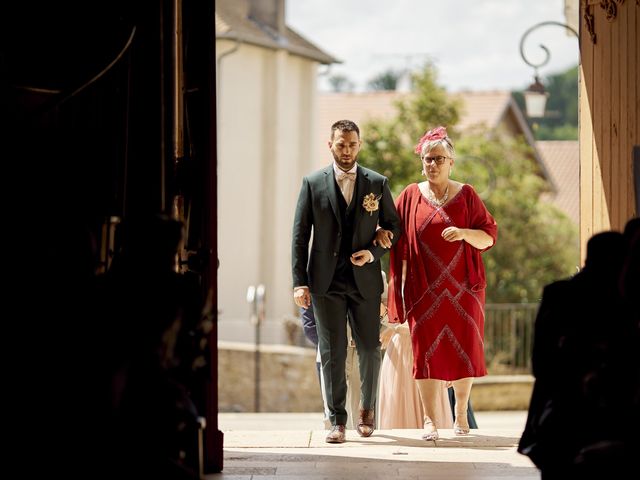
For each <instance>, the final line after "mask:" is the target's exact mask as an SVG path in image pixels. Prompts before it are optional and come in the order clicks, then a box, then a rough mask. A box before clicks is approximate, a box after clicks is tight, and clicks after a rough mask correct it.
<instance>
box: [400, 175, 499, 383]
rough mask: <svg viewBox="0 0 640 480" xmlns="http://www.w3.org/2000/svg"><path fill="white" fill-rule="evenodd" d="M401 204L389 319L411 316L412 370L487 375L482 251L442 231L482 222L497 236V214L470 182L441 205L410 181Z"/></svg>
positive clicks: (420, 374)
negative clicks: (446, 237) (446, 236)
mask: <svg viewBox="0 0 640 480" xmlns="http://www.w3.org/2000/svg"><path fill="white" fill-rule="evenodd" d="M396 207H397V209H398V213H399V214H400V218H401V220H402V224H403V232H402V236H401V237H400V239H399V241H398V243H397V244H396V245H395V246H394V248H393V249H392V251H391V260H390V283H389V321H390V322H404V321H405V320H408V322H409V328H410V329H411V343H412V347H413V358H414V362H413V377H414V378H416V379H422V378H436V379H440V380H457V379H460V378H465V377H481V376H484V375H486V374H487V370H486V366H485V360H484V288H485V285H486V281H485V273H484V266H483V263H482V258H481V255H480V254H481V251H480V250H478V249H477V248H475V247H473V246H471V245H470V244H468V243H467V242H464V241H456V242H447V241H445V240H444V239H443V238H442V236H441V233H442V231H443V230H444V229H445V228H447V227H449V226H456V227H459V228H471V229H480V230H484V231H485V232H487V233H488V234H489V235H490V236H491V237H493V239H494V243H495V239H496V236H497V225H496V222H495V220H494V219H493V217H492V216H491V214H490V213H489V212H488V210H487V209H486V207H485V206H484V203H483V202H482V200H481V199H480V197H478V195H477V193H476V192H475V191H474V190H473V188H472V187H470V186H469V185H463V186H462V189H461V190H460V191H459V192H458V193H457V194H456V195H455V196H454V197H453V198H452V199H450V200H449V201H448V202H447V203H446V204H445V205H443V206H438V205H436V204H435V203H433V202H431V201H430V200H428V199H427V198H425V196H424V195H423V194H422V192H421V191H420V189H419V188H418V185H417V184H411V185H409V186H408V187H407V188H406V189H405V190H404V191H403V192H402V193H401V194H400V195H399V196H398V199H397V200H396ZM403 260H407V277H406V282H405V288H404V292H402V290H401V275H402V261H403ZM403 296H404V302H403ZM405 310H406V311H405Z"/></svg>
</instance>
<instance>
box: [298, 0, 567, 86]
mask: <svg viewBox="0 0 640 480" xmlns="http://www.w3.org/2000/svg"><path fill="white" fill-rule="evenodd" d="M286 21H287V24H288V26H289V27H291V28H292V29H294V30H295V31H296V32H298V33H299V34H301V35H302V36H304V37H305V38H306V39H307V40H310V41H311V42H313V43H314V44H315V45H316V46H317V47H319V48H320V49H322V50H324V51H325V52H326V53H329V54H330V55H332V56H333V57H335V58H337V59H339V60H341V61H342V63H340V64H333V65H331V66H330V67H329V68H327V67H326V66H321V67H319V72H320V73H319V82H318V86H319V88H320V89H321V90H329V89H330V87H329V84H328V82H327V79H328V78H329V77H330V76H332V75H344V76H346V77H348V78H349V80H350V81H351V82H353V83H354V84H355V88H354V89H355V90H356V91H363V90H364V89H365V88H366V85H367V82H368V81H369V80H371V79H372V78H373V77H375V76H376V75H378V74H380V73H383V72H385V71H386V70H388V69H393V70H403V69H407V68H409V69H412V70H416V69H419V68H420V67H421V66H422V65H423V64H424V62H426V61H430V62H432V63H433V64H434V65H435V67H436V69H437V72H438V83H439V84H440V85H442V86H444V87H445V88H446V89H447V90H448V91H452V92H454V91H460V90H515V89H524V88H526V87H527V86H528V85H529V84H530V83H532V81H533V68H532V67H530V66H529V65H527V64H526V63H525V62H524V61H523V59H522V57H521V56H520V51H519V44H520V39H521V37H522V36H523V34H524V33H525V31H527V29H529V28H530V27H533V26H534V25H536V24H538V23H539V22H543V21H555V22H560V23H566V18H565V16H564V0H287V2H286ZM540 44H543V45H545V46H546V47H547V48H548V49H549V51H550V53H551V57H550V61H549V62H548V63H547V64H546V65H545V66H543V67H541V68H540V70H539V74H540V76H541V77H542V78H544V77H546V76H548V75H552V74H555V73H559V72H562V71H564V70H566V69H568V68H570V67H572V66H575V65H576V64H578V61H579V48H578V41H577V39H576V37H575V36H574V35H572V34H569V35H567V33H566V31H565V29H564V28H562V27H560V26H556V25H549V26H542V27H540V28H537V29H535V30H534V31H532V32H531V34H530V35H528V36H527V38H526V42H525V45H524V52H525V55H526V57H527V59H528V60H529V61H530V62H531V63H534V64H535V63H540V62H541V61H542V60H543V59H544V58H545V56H544V51H543V50H542V49H541V48H540V47H539V45H540Z"/></svg>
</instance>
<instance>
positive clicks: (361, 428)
mask: <svg viewBox="0 0 640 480" xmlns="http://www.w3.org/2000/svg"><path fill="white" fill-rule="evenodd" d="M374 428H375V424H374V422H373V410H367V409H365V408H361V409H360V418H358V426H357V427H356V429H357V430H358V434H359V435H360V436H361V437H370V436H371V434H372V433H373V430H374Z"/></svg>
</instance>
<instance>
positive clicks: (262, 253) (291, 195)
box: [215, 0, 336, 343]
mask: <svg viewBox="0 0 640 480" xmlns="http://www.w3.org/2000/svg"><path fill="white" fill-rule="evenodd" d="M284 8H285V2H284V0H221V1H218V2H216V7H215V29H216V74H217V77H216V82H217V98H218V104H217V119H218V131H217V140H218V178H219V183H218V232H219V233H218V252H219V260H220V268H219V270H218V299H219V300H218V305H219V309H220V315H219V334H220V338H221V339H225V340H241V341H247V342H253V340H254V339H253V327H251V325H250V323H249V313H250V308H249V305H248V303H247V300H246V294H247V288H248V287H249V286H250V285H257V284H263V285H265V287H266V299H267V303H266V319H267V322H266V326H265V328H264V329H263V332H264V333H263V340H264V341H265V342H269V343H285V341H284V338H283V337H284V329H283V328H282V326H281V323H282V321H283V319H285V318H287V317H291V316H292V315H293V314H294V313H295V312H294V304H293V302H292V297H291V266H290V265H291V260H290V258H291V254H290V251H291V245H290V240H289V239H290V236H291V235H290V232H291V228H292V218H293V212H294V209H295V204H296V199H297V195H298V189H299V187H300V179H301V178H302V176H303V174H305V173H307V172H308V171H310V169H311V164H312V159H313V148H312V144H313V140H314V132H315V129H316V125H315V123H314V120H315V118H316V115H314V114H313V112H314V111H315V110H316V108H317V93H316V92H317V88H316V78H317V68H318V66H319V65H320V64H329V63H333V62H335V61H336V60H335V59H334V58H333V57H331V56H330V55H328V54H327V53H325V52H323V51H322V50H320V49H319V48H317V47H316V46H314V45H313V44H311V43H310V42H308V41H307V40H305V39H304V38H303V37H301V36H300V35H298V34H297V33H296V32H294V31H293V30H291V29H290V28H288V27H287V26H286V25H285V23H284V18H285V16H284V15H285V12H284ZM270 325H271V327H273V326H274V325H275V326H276V327H274V328H271V327H270ZM274 336H275V337H274Z"/></svg>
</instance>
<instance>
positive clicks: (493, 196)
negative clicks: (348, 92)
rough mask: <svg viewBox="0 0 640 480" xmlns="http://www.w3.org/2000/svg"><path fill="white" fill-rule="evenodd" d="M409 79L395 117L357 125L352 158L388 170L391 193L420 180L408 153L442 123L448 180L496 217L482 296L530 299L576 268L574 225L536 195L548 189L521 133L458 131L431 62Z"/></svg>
mask: <svg viewBox="0 0 640 480" xmlns="http://www.w3.org/2000/svg"><path fill="white" fill-rule="evenodd" d="M414 85H416V90H415V91H414V93H413V94H412V95H410V96H408V97H406V98H405V99H404V100H402V101H399V102H398V104H397V108H398V115H397V116H396V117H395V118H393V119H392V120H390V121H375V122H369V123H368V124H365V125H364V126H363V149H362V152H361V153H360V157H359V162H361V163H362V164H363V165H365V166H367V167H370V168H373V169H374V170H377V171H379V172H381V173H382V174H384V175H385V176H387V177H388V178H389V182H390V186H391V190H392V193H393V194H394V196H397V195H398V194H399V193H400V191H402V190H403V189H404V188H405V186H406V185H408V184H409V183H413V182H420V181H422V180H423V177H422V176H421V174H420V172H421V165H420V161H419V158H418V156H417V155H416V154H415V153H414V145H415V144H416V143H417V141H418V139H419V138H420V137H421V136H422V134H423V133H424V131H425V130H426V129H428V128H432V127H434V126H437V125H445V126H447V127H448V132H449V135H450V136H451V137H452V139H453V140H454V143H455V145H456V151H457V159H456V162H455V165H454V171H453V177H452V178H454V179H456V180H458V181H461V182H464V183H469V184H471V185H473V186H474V188H475V189H476V191H478V192H479V193H481V194H482V195H483V200H484V201H485V203H486V205H487V208H488V209H489V211H490V212H491V213H492V214H493V216H494V217H495V218H496V221H497V222H498V242H497V243H496V246H495V247H494V248H492V249H491V250H489V251H488V252H487V253H486V254H484V261H485V266H486V270H487V276H488V278H487V302H491V303H501V302H535V301H537V300H538V299H539V297H540V295H541V293H542V288H543V286H544V285H546V284H547V283H550V282H551V281H553V280H557V279H559V278H564V277H567V276H569V275H571V274H572V273H573V272H574V271H575V266H576V265H577V264H578V252H579V248H578V234H577V228H576V227H575V226H573V225H572V223H571V222H570V220H569V219H568V218H567V217H566V216H565V215H564V214H562V213H561V212H559V211H558V210H557V209H556V208H555V207H553V206H552V205H551V204H549V203H547V202H543V201H542V200H541V197H542V195H543V194H544V193H545V192H546V191H547V190H548V187H547V184H546V182H545V181H544V178H543V177H542V175H541V172H540V171H539V169H538V166H537V164H536V163H535V161H534V160H533V158H534V157H533V155H532V152H531V151H530V147H529V146H528V145H527V144H526V142H525V141H524V139H521V138H518V139H514V138H513V137H509V136H502V135H500V134H498V133H496V132H488V131H485V130H476V131H473V132H465V134H464V136H462V137H460V136H459V135H457V132H456V131H455V128H454V127H455V124H456V122H457V121H458V105H457V104H455V103H454V102H452V101H451V99H450V97H448V96H447V94H446V91H445V90H444V89H443V88H442V87H440V86H438V85H437V83H436V72H435V70H434V69H433V67H432V66H431V65H427V66H426V67H425V69H424V70H423V71H422V72H420V73H418V74H417V75H416V76H415V79H414ZM383 258H385V259H386V258H387V257H386V256H385V257H383ZM384 268H385V270H386V269H387V265H385V266H384Z"/></svg>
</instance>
